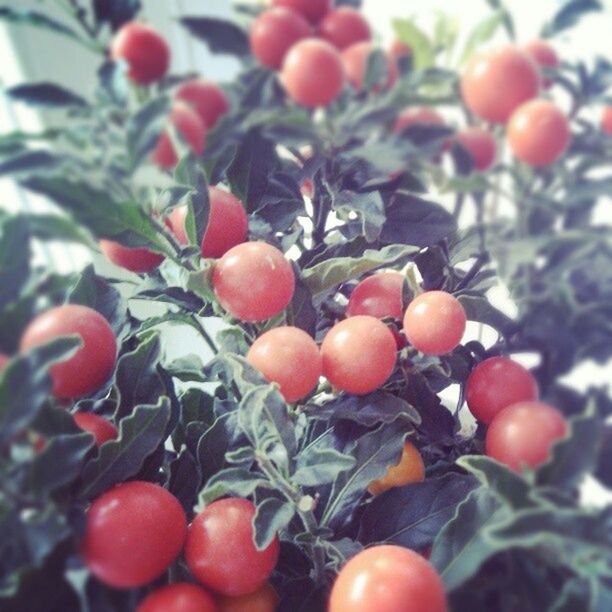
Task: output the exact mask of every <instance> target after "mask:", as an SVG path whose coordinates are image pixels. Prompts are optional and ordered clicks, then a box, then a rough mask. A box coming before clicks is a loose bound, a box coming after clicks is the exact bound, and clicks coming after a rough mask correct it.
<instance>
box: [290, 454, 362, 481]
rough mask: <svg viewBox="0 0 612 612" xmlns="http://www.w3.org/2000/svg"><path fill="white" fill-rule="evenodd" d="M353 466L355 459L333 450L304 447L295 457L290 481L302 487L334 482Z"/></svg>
mask: <svg viewBox="0 0 612 612" xmlns="http://www.w3.org/2000/svg"><path fill="white" fill-rule="evenodd" d="M354 465H355V458H354V457H351V456H350V455H344V454H342V453H341V452H339V451H337V450H335V449H333V448H317V447H306V449H304V451H302V452H301V453H299V454H298V456H297V457H296V471H295V474H294V475H293V476H292V478H291V480H292V481H293V482H295V483H296V484H298V485H300V486H304V487H316V486H319V485H322V484H328V483H330V482H334V480H335V479H336V478H337V477H338V474H340V472H344V471H345V470H348V469H350V468H352V467H354Z"/></svg>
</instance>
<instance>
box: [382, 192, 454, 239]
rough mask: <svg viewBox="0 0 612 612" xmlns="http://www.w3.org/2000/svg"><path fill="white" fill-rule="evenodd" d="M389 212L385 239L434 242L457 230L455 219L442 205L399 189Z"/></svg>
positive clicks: (384, 234) (384, 229)
mask: <svg viewBox="0 0 612 612" xmlns="http://www.w3.org/2000/svg"><path fill="white" fill-rule="evenodd" d="M386 212H387V221H386V223H385V225H384V226H383V230H382V233H381V235H380V239H381V240H382V241H383V242H385V243H395V244H410V245H414V246H419V247H427V246H433V245H434V244H436V243H437V242H440V240H443V239H444V238H447V237H448V236H449V235H450V234H452V233H453V232H454V231H456V230H457V223H456V221H455V219H454V218H453V216H452V215H451V214H450V213H449V212H447V211H446V210H445V209H444V208H442V206H440V205H439V204H436V203H434V202H430V201H428V200H423V199H421V198H417V197H416V196H413V195H410V194H408V193H402V192H398V193H396V194H395V195H394V196H393V198H392V200H391V204H390V205H389V206H388V207H387V211H386Z"/></svg>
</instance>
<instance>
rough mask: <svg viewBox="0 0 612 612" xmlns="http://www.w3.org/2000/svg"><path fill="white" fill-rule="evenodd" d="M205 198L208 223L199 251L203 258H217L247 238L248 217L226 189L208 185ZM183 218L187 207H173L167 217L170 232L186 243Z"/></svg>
mask: <svg viewBox="0 0 612 612" xmlns="http://www.w3.org/2000/svg"><path fill="white" fill-rule="evenodd" d="M208 198H209V204H210V209H209V213H208V225H207V227H206V231H205V232H204V236H203V238H202V248H201V253H202V257H213V258H215V259H218V258H219V257H222V256H223V255H225V253H227V252H228V251H229V250H230V249H231V248H232V247H234V246H236V245H238V244H241V243H243V242H244V241H245V240H246V239H247V237H248V233H249V219H248V216H247V213H246V210H245V208H244V206H243V204H242V202H241V201H240V200H239V199H238V198H237V197H236V196H234V195H232V194H231V193H230V192H229V191H224V190H222V189H219V188H218V187H209V188H208ZM186 218H187V206H177V207H175V208H174V209H173V210H172V212H171V213H170V216H169V217H168V219H169V221H170V228H171V229H172V233H173V234H174V235H175V236H176V239H177V240H178V241H179V242H180V243H182V244H189V239H188V238H187V233H186V231H185V219H186Z"/></svg>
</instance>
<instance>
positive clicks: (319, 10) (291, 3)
mask: <svg viewBox="0 0 612 612" xmlns="http://www.w3.org/2000/svg"><path fill="white" fill-rule="evenodd" d="M272 5H273V6H284V7H285V8H288V9H291V10H292V11H295V12H296V13H299V14H300V15H302V16H303V17H305V18H306V19H307V20H308V21H310V23H318V22H319V21H320V20H321V19H322V18H323V17H324V16H325V14H326V13H327V12H328V11H329V9H330V8H331V0H272Z"/></svg>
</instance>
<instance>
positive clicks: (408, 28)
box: [391, 19, 435, 70]
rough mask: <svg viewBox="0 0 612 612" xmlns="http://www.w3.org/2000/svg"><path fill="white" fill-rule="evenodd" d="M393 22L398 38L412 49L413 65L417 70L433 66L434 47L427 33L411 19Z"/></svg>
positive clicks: (394, 20)
mask: <svg viewBox="0 0 612 612" xmlns="http://www.w3.org/2000/svg"><path fill="white" fill-rule="evenodd" d="M391 23H392V25H393V30H394V31H395V34H396V36H397V39H398V40H399V41H400V42H403V43H404V44H405V45H408V46H409V47H410V49H411V50H412V57H413V58H414V59H413V66H414V67H415V68H416V69H417V70H422V69H423V68H428V67H429V66H433V65H434V62H435V55H434V49H433V47H432V45H431V42H430V40H429V38H428V37H427V35H426V34H425V33H424V32H423V31H422V30H420V29H419V28H417V26H416V25H414V23H413V22H412V21H411V20H409V19H393V20H392V21H391Z"/></svg>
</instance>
